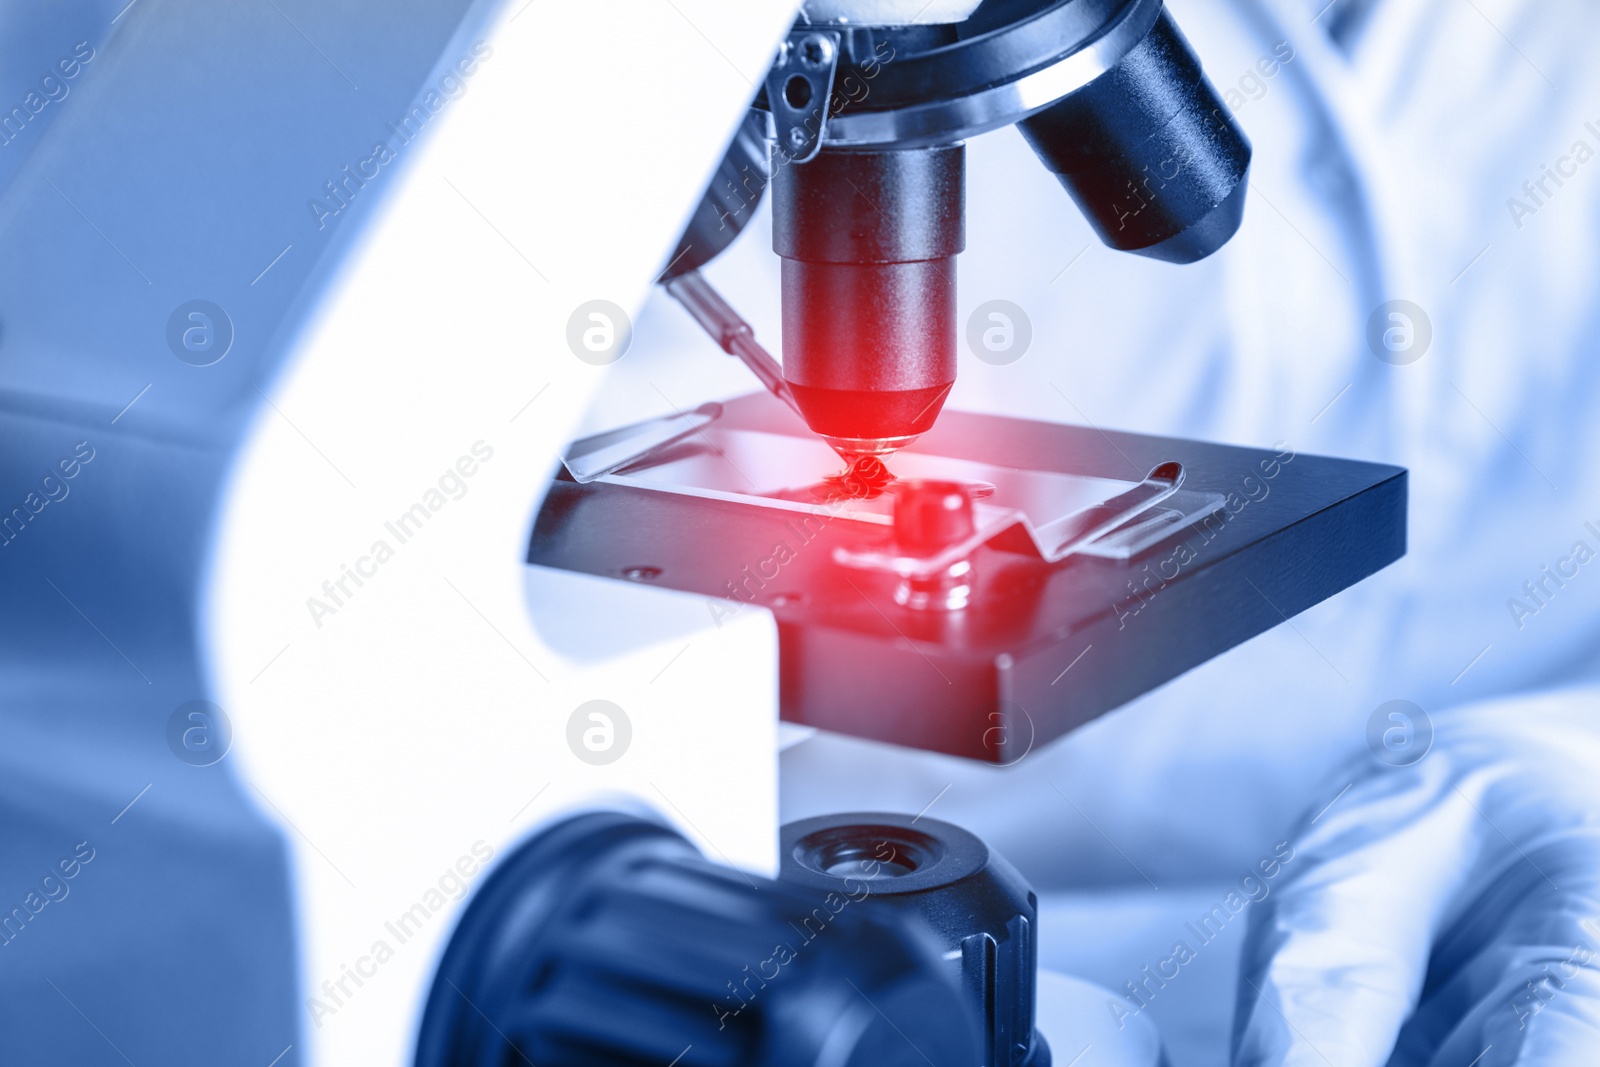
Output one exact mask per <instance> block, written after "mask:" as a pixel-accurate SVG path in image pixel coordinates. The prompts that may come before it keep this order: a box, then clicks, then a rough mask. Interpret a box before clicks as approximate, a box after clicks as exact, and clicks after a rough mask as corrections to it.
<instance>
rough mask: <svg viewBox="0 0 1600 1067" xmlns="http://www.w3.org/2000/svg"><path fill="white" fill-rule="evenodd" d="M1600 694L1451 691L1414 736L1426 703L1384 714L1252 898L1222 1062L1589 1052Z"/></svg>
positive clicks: (1344, 1066)
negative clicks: (1272, 879)
mask: <svg viewBox="0 0 1600 1067" xmlns="http://www.w3.org/2000/svg"><path fill="white" fill-rule="evenodd" d="M1597 708H1600V692H1596V691H1595V690H1592V689H1590V690H1573V691H1568V692H1564V693H1556V694H1549V695H1544V696H1539V697H1531V698H1526V699H1518V700H1515V701H1503V702H1496V703H1491V704H1484V705H1478V706H1474V707H1471V708H1463V709H1459V710H1457V711H1455V712H1452V713H1450V714H1449V715H1448V716H1444V715H1441V716H1439V717H1438V719H1437V721H1436V722H1435V723H1434V727H1435V731H1436V733H1435V736H1434V738H1433V741H1432V745H1431V749H1429V750H1427V751H1425V752H1424V746H1425V745H1426V743H1427V737H1426V735H1427V732H1428V731H1427V729H1426V727H1425V725H1424V724H1423V723H1420V722H1419V723H1413V724H1407V723H1405V722H1403V721H1400V720H1395V721H1393V722H1380V723H1379V724H1378V728H1377V729H1375V730H1374V731H1373V734H1374V738H1373V747H1374V749H1375V752H1377V753H1378V754H1379V756H1380V758H1379V759H1374V758H1372V756H1370V755H1368V754H1367V753H1365V752H1363V753H1362V759H1361V761H1360V762H1358V763H1356V764H1353V765H1350V766H1347V767H1346V769H1345V776H1346V777H1344V779H1343V781H1339V780H1335V781H1333V782H1332V783H1331V785H1332V788H1331V789H1330V790H1329V792H1328V794H1327V795H1330V796H1331V795H1333V793H1335V792H1337V791H1338V790H1339V789H1341V788H1342V787H1343V785H1344V782H1346V781H1348V782H1349V783H1350V786H1349V789H1348V790H1347V791H1346V792H1344V793H1343V795H1341V796H1339V798H1338V799H1337V800H1336V801H1334V802H1333V803H1332V804H1331V805H1330V806H1329V807H1328V808H1327V810H1326V811H1325V812H1322V813H1315V812H1312V813H1308V814H1307V818H1308V820H1309V825H1307V826H1305V827H1304V829H1303V831H1302V833H1301V835H1300V836H1299V837H1298V838H1297V840H1296V848H1297V857H1296V863H1295V866H1294V868H1293V871H1292V873H1291V875H1290V879H1291V880H1290V881H1289V882H1287V883H1285V884H1284V885H1282V886H1281V887H1280V888H1279V890H1278V892H1276V893H1275V894H1274V895H1273V896H1272V898H1271V899H1269V900H1267V901H1265V902H1264V903H1263V905H1262V907H1261V908H1260V909H1259V910H1256V911H1255V912H1254V914H1253V916H1252V921H1251V926H1250V933H1249V937H1248V939H1247V941H1246V944H1245V949H1244V959H1243V966H1242V970H1241V978H1240V982H1239V993H1238V1010H1237V1013H1236V1016H1235V1023H1234V1040H1233V1047H1234V1057H1233V1061H1234V1063H1235V1064H1238V1065H1251V1067H1254V1065H1257V1064H1271V1065H1279V1064H1286V1065H1294V1067H1299V1065H1317V1067H1375V1065H1381V1064H1394V1065H1396V1067H1399V1065H1406V1067H1410V1065H1428V1067H1446V1065H1451V1067H1468V1065H1472V1067H1497V1065H1503V1064H1522V1065H1541V1067H1542V1065H1547V1064H1548V1065H1555V1064H1560V1065H1568V1064H1589V1063H1596V1062H1600V773H1597V768H1600V719H1597V716H1596V714H1595V712H1596V710H1597ZM1413 727H1414V728H1415V729H1416V732H1415V733H1408V730H1409V729H1411V728H1413ZM1385 732H1387V737H1386V738H1385V736H1384V734H1385ZM1385 741H1387V747H1386V745H1385ZM1418 757H1420V758H1418ZM1385 758H1386V759H1387V760H1389V761H1390V762H1395V763H1400V764H1409V765H1400V766H1391V765H1389V763H1386V762H1384V759H1385ZM1412 760H1415V762H1410V761H1412Z"/></svg>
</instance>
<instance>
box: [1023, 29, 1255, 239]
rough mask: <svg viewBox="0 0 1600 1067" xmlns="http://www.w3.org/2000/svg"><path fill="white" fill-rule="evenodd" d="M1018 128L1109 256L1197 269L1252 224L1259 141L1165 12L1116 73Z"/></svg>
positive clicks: (1120, 63) (1049, 108) (1114, 68)
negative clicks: (1254, 148)
mask: <svg viewBox="0 0 1600 1067" xmlns="http://www.w3.org/2000/svg"><path fill="white" fill-rule="evenodd" d="M1017 128H1018V129H1020V130H1021V131H1022V134H1023V136H1024V137H1026V138H1027V139H1028V143H1029V144H1031V145H1032V146H1033V150H1034V151H1035V152H1036V153H1038V155H1039V158H1040V159H1041V160H1042V161H1043V162H1044V165H1045V166H1046V167H1048V168H1050V170H1051V171H1052V172H1053V173H1054V174H1055V175H1056V177H1057V178H1059V179H1060V181H1061V184H1062V185H1063V186H1065V187H1066V190H1067V192H1068V193H1070V194H1071V195H1072V199H1073V200H1075V201H1076V202H1077V204H1078V207H1079V208H1080V209H1082V211H1083V213H1084V215H1085V216H1086V217H1087V218H1088V219H1089V223H1090V225H1092V226H1093V227H1094V229H1095V232H1096V233H1097V234H1099V236H1100V239H1101V240H1102V241H1104V242H1105V243H1106V244H1107V245H1109V246H1111V247H1112V248H1115V249H1118V250H1120V251H1123V252H1133V253H1136V254H1138V255H1142V256H1149V257H1151V258H1152V259H1161V260H1165V261H1167V262H1168V263H1192V262H1194V261H1195V260H1198V259H1204V258H1205V257H1206V256H1209V255H1210V254H1211V253H1213V252H1215V251H1216V250H1217V249H1219V248H1221V247H1222V246H1223V245H1224V244H1225V243H1227V241H1228V239H1229V238H1230V237H1232V236H1233V234H1234V232H1235V231H1236V230H1238V228H1239V223H1240V221H1241V219H1242V218H1243V217H1244V198H1245V190H1246V188H1247V186H1248V183H1247V182H1246V181H1245V176H1246V172H1247V171H1248V170H1249V167H1250V142H1249V140H1248V139H1247V138H1246V137H1245V135H1244V131H1243V130H1241V129H1240V128H1239V124H1238V123H1237V122H1235V121H1234V119H1233V115H1232V114H1231V113H1230V112H1229V111H1228V109H1227V107H1226V106H1225V105H1224V104H1223V102H1222V101H1221V100H1220V99H1218V97H1217V94H1216V90H1214V89H1213V88H1212V87H1211V84H1210V83H1209V82H1208V81H1207V80H1206V78H1205V75H1204V73H1203V72H1202V71H1201V69H1200V61H1199V60H1198V59H1197V58H1196V57H1195V54H1194V52H1193V50H1192V49H1190V47H1189V44H1188V42H1187V41H1185V40H1184V39H1183V34H1181V33H1180V32H1178V27H1177V25H1176V24H1175V23H1174V22H1173V21H1172V18H1171V16H1169V15H1168V14H1167V13H1166V12H1165V11H1163V12H1162V13H1161V15H1160V16H1159V17H1158V18H1157V20H1156V23H1155V25H1154V26H1153V27H1152V28H1151V30H1150V32H1149V33H1148V34H1147V35H1146V36H1145V38H1144V40H1142V41H1140V42H1139V44H1137V45H1136V46H1134V48H1133V50H1132V51H1130V52H1129V53H1128V54H1127V55H1126V56H1124V57H1123V58H1122V60H1121V61H1120V62H1119V63H1118V64H1117V65H1116V66H1114V67H1113V68H1112V69H1110V70H1108V71H1107V72H1106V73H1104V74H1102V75H1101V76H1100V77H1098V78H1096V79H1095V80H1094V81H1092V82H1090V83H1089V84H1088V85H1086V86H1084V87H1083V88H1082V89H1079V90H1078V91H1077V92H1075V93H1072V94H1070V95H1068V96H1066V97H1064V98H1062V99H1061V100H1060V101H1058V102H1057V103H1055V104H1053V105H1051V106H1050V107H1048V108H1046V109H1045V110H1043V111H1041V112H1039V113H1038V114H1036V115H1033V116H1032V117H1030V118H1027V119H1024V120H1023V121H1021V122H1019V123H1017Z"/></svg>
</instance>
